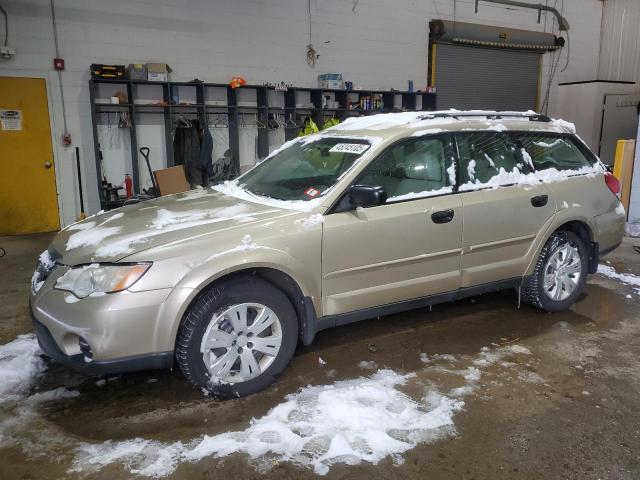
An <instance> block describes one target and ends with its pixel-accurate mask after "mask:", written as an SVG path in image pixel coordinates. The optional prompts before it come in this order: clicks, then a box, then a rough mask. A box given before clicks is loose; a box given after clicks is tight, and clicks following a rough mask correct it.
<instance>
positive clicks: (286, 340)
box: [176, 277, 297, 398]
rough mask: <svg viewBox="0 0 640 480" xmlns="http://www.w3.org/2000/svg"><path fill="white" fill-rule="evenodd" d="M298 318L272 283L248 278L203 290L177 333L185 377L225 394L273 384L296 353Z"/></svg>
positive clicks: (226, 396) (178, 350)
mask: <svg viewBox="0 0 640 480" xmlns="http://www.w3.org/2000/svg"><path fill="white" fill-rule="evenodd" d="M296 343H297V318H296V314H295V310H294V309H293V306H292V305H291V303H290V302H289V300H288V299H287V297H286V296H285V295H284V294H283V293H282V292H281V291H280V290H278V289H277V288H276V287H274V286H273V285H271V284H270V283H268V282H266V281H264V280H262V279H259V278H253V277H245V278H242V279H238V280H233V281H230V282H226V283H223V284H220V285H219V286H217V287H214V288H211V289H209V290H207V291H206V292H204V293H203V294H202V295H201V296H200V298H198V299H197V300H196V301H195V303H194V304H193V305H192V306H191V307H190V308H189V311H188V313H187V315H186V317H185V320H184V322H183V324H182V326H181V328H180V331H179V333H178V340H177V345H176V359H177V363H178V365H179V367H180V370H181V371H182V373H183V374H184V376H185V377H186V378H187V379H188V380H189V381H190V382H191V383H193V384H194V385H196V386H197V387H199V388H202V389H204V390H205V391H206V392H208V393H211V394H214V395H216V396H220V397H223V398H228V397H234V396H235V397H238V396H245V395H250V394H252V393H256V392H259V391H260V390H262V389H264V388H266V387H267V386H269V385H270V384H271V383H273V382H274V381H275V380H276V378H277V377H278V375H280V373H282V371H283V370H284V369H285V367H286V366H287V364H288V363H289V360H290V359H291V357H292V356H293V353H294V351H295V348H296Z"/></svg>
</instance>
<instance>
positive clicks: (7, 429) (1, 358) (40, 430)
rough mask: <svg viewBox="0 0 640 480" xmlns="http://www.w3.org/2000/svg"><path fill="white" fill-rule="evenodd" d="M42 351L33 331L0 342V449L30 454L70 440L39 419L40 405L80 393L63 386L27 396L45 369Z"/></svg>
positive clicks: (52, 447) (50, 449)
mask: <svg viewBox="0 0 640 480" xmlns="http://www.w3.org/2000/svg"><path fill="white" fill-rule="evenodd" d="M41 353H42V352H41V351H40V348H39V346H38V342H37V340H36V338H35V336H34V335H32V334H29V335H20V336H19V337H18V338H16V339H15V340H13V341H12V342H9V343H7V344H5V345H0V448H9V447H15V446H21V447H22V449H23V450H24V451H25V452H28V454H29V455H30V456H39V455H47V453H48V452H50V451H53V450H55V449H57V448H58V447H59V446H60V445H62V444H68V442H69V440H68V439H67V438H66V437H64V436H61V435H59V434H57V433H54V432H53V431H52V429H51V427H50V426H49V425H48V424H44V423H42V422H40V414H39V409H40V407H41V405H43V404H44V403H46V402H51V401H57V400H62V399H66V398H72V397H76V396H78V395H79V393H78V392H77V391H72V390H68V389H67V388H65V387H59V388H56V389H54V390H50V391H45V392H38V393H34V394H32V395H29V392H30V391H31V389H32V388H34V387H35V386H36V384H37V381H38V380H39V379H40V378H41V377H42V375H43V373H44V372H45V370H46V369H47V366H46V364H45V362H44V361H43V360H42V359H41V357H40V354H41Z"/></svg>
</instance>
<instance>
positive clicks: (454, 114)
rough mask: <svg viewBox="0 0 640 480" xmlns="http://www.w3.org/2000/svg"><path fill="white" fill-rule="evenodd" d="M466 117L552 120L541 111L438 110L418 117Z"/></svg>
mask: <svg viewBox="0 0 640 480" xmlns="http://www.w3.org/2000/svg"><path fill="white" fill-rule="evenodd" d="M461 117H462V118H464V117H486V118H487V119H488V120H501V119H503V118H527V119H529V121H531V122H550V121H551V119H550V118H549V117H547V116H546V115H542V114H540V113H510V112H495V113H482V112H437V113H428V114H426V115H421V116H420V117H418V118H419V119H420V120H432V119H434V118H455V119H456V120H458V119H460V118H461Z"/></svg>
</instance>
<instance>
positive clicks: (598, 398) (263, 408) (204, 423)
mask: <svg viewBox="0 0 640 480" xmlns="http://www.w3.org/2000/svg"><path fill="white" fill-rule="evenodd" d="M49 238H50V237H49V236H48V235H34V236H29V237H4V238H3V237H0V246H1V247H3V248H5V249H6V251H7V254H6V256H5V257H4V258H1V259H0V270H1V275H0V278H1V284H0V304H1V305H2V306H3V308H2V309H1V310H0V344H4V343H7V342H9V341H11V340H13V339H14V338H15V336H16V335H18V334H22V333H26V332H29V331H30V324H29V320H28V318H27V315H26V304H27V295H28V289H29V282H30V276H31V272H32V269H33V266H34V262H35V257H36V256H37V254H38V253H39V252H40V251H42V250H43V249H44V248H45V247H46V245H47V243H48V241H49ZM634 243H635V244H636V245H638V244H640V242H638V241H637V239H635V240H632V239H625V242H624V243H623V245H622V246H621V247H620V248H619V249H618V250H617V251H615V252H614V253H612V254H610V255H609V256H608V257H607V258H605V259H603V261H606V260H608V261H609V262H611V265H612V266H613V267H615V268H616V270H617V271H619V272H622V271H625V272H632V273H635V274H638V275H640V255H639V254H638V253H636V252H635V251H634V250H633V248H632V245H633V244H634ZM627 296H630V298H627ZM639 306H640V294H638V293H637V292H635V291H634V290H633V288H631V287H629V286H626V285H623V284H621V283H618V282H616V281H614V280H610V279H607V278H604V277H602V276H599V275H594V276H591V277H590V280H589V283H588V285H587V288H586V291H585V293H584V294H583V296H582V297H581V298H580V300H579V301H578V303H577V304H576V305H575V306H574V307H573V308H572V309H571V310H570V311H567V312H563V313H558V314H546V313H543V312H540V311H537V310H535V309H532V308H529V307H526V306H523V307H522V308H521V309H519V310H518V309H517V308H516V297H515V295H514V294H513V293H512V292H501V293H496V294H488V295H483V296H480V297H476V298H472V299H467V300H464V301H460V302H456V303H449V304H443V305H440V306H436V307H434V308H433V311H431V312H430V311H429V309H422V310H417V311H412V312H408V313H404V314H398V315H392V316H389V317H384V318H380V319H377V320H371V321H366V322H361V323H358V324H354V325H351V326H347V327H343V328H339V329H335V330H333V331H325V332H321V333H320V334H319V336H318V337H317V340H316V342H315V344H314V345H312V346H311V347H307V348H301V349H299V351H298V353H297V354H296V356H295V357H294V359H293V360H292V362H291V365H290V366H289V368H288V370H287V371H286V372H285V373H284V375H283V376H282V378H281V379H280V381H279V382H278V383H277V385H276V386H274V387H272V388H270V389H268V390H267V391H265V392H263V393H260V394H258V395H254V396H252V397H249V398H244V399H239V400H232V401H227V402H218V401H214V400H210V399H205V398H203V397H202V396H201V395H200V393H199V392H198V391H195V390H193V389H192V388H191V387H189V386H188V385H187V383H186V382H185V381H184V380H183V379H182V378H181V377H180V375H179V374H178V373H175V372H174V373H172V372H150V373H136V374H130V375H121V376H117V377H112V378H108V379H107V381H106V383H105V384H104V385H98V384H96V379H95V378H85V377H82V376H79V375H77V374H75V373H72V372H69V371H67V370H66V369H64V368H61V367H59V366H56V365H51V366H50V367H49V369H48V370H47V371H46V372H45V374H44V375H43V376H42V378H40V379H39V380H38V383H37V385H36V387H35V390H38V391H45V390H51V389H53V388H56V387H59V386H61V385H66V386H72V387H73V388H74V389H76V390H78V391H79V392H80V395H79V396H77V397H75V398H71V399H60V400H56V401H53V402H48V403H47V404H44V405H42V406H40V407H38V409H37V411H36V413H32V414H30V415H31V416H30V417H28V418H26V417H25V416H24V415H23V416H22V417H19V416H18V414H19V413H20V409H19V407H18V408H16V409H12V410H7V409H5V410H3V409H2V408H0V426H1V425H2V423H3V422H10V421H12V418H14V417H15V418H21V419H22V420H19V421H25V422H26V425H29V427H28V428H25V431H24V432H23V436H24V438H23V439H22V441H21V444H22V446H14V447H10V448H4V449H2V448H0V458H1V459H2V460H1V461H0V478H2V479H14V478H16V479H17V478H21V479H27V478H29V479H30V478H69V477H70V478H75V477H76V476H77V475H76V474H73V473H68V469H69V467H70V465H71V462H72V460H73V456H74V449H75V448H77V445H78V443H79V442H104V441H107V440H126V439H133V438H136V437H143V438H148V439H155V440H159V441H162V442H175V441H178V440H181V441H185V442H188V441H190V440H192V439H194V438H197V437H199V436H202V435H203V434H208V435H213V434H216V433H219V432H223V431H227V430H243V429H244V428H246V427H247V425H248V424H249V422H250V420H251V418H253V417H260V416H262V415H264V414H265V413H266V412H267V411H268V410H269V409H270V408H271V407H273V406H274V405H276V404H278V403H280V402H282V400H283V397H284V396H285V395H286V394H289V393H293V392H296V391H297V390H298V389H299V388H300V387H303V386H305V385H308V384H320V385H321V384H327V383H331V382H333V381H335V380H340V379H349V378H357V377H359V376H362V375H369V374H370V373H371V372H367V371H366V370H363V369H362V368H361V367H359V366H358V362H360V361H361V360H370V361H374V362H375V363H376V364H377V365H378V366H380V367H382V366H385V367H387V368H391V369H393V370H395V371H399V372H416V379H415V381H413V382H412V383H411V384H410V385H408V386H407V388H406V391H407V393H408V394H411V393H412V391H416V392H417V391H419V390H420V389H421V388H424V386H425V385H430V384H437V385H438V387H439V388H440V389H441V390H442V389H446V388H448V387H449V386H455V382H454V381H453V380H451V379H450V378H449V377H447V376H445V375H441V374H438V372H437V371H435V370H434V369H429V368H427V366H426V365H425V364H424V363H423V362H421V361H420V357H419V354H420V353H421V352H428V353H429V355H433V354H438V353H439V354H453V355H455V358H456V362H458V363H457V365H456V367H457V368H465V367H467V366H469V365H472V362H473V360H474V359H477V358H478V354H479V352H480V351H481V348H482V347H485V346H492V345H493V346H494V347H496V346H499V345H512V344H518V345H521V346H523V347H526V348H528V349H529V350H530V351H531V355H527V356H525V357H522V356H520V357H517V358H514V359H510V361H511V362H512V363H510V364H494V365H490V366H488V367H486V368H484V369H483V370H482V378H481V381H480V384H479V388H478V389H477V390H476V391H475V392H474V393H473V394H471V395H469V396H467V397H465V398H464V401H465V406H464V410H463V411H461V412H459V413H458V414H456V416H455V418H454V424H455V431H456V434H455V435H453V436H449V437H445V438H442V439H437V440H435V441H434V442H431V443H427V444H421V445H418V446H417V447H416V448H414V449H413V450H410V451H408V452H406V453H405V454H403V458H404V462H403V463H402V462H398V461H397V459H396V461H395V462H393V461H392V460H391V459H385V460H383V461H382V462H380V463H379V464H378V465H375V466H372V465H370V464H360V465H355V466H347V465H334V466H332V467H331V470H330V471H329V473H328V475H327V478H331V479H333V478H350V479H360V478H361V479H368V478H371V477H374V476H375V477H376V478H400V477H404V478H411V479H413V478H416V479H417V478H420V479H422V478H433V479H440V478H452V479H453V478H455V479H468V480H470V479H478V480H479V479H489V478H491V479H513V478H518V479H540V478H566V479H638V478H640V310H639ZM319 356H321V357H322V359H324V361H326V365H320V364H319V362H318V357H319ZM331 374H334V375H331ZM329 377H331V378H329ZM98 383H99V384H100V383H103V382H98ZM442 391H446V390H442ZM0 439H1V435H0ZM79 476H81V477H83V478H105V479H107V478H108V479H115V478H131V477H132V475H131V473H130V472H129V470H127V469H125V468H123V467H122V466H121V465H119V464H117V463H114V464H113V465H109V466H107V467H105V468H104V469H102V470H100V471H98V472H96V473H93V474H88V475H87V474H82V475H79ZM258 477H260V478H279V479H280V478H312V477H315V475H314V473H313V471H312V470H310V469H301V468H299V467H296V466H294V465H292V464H290V463H286V462H276V461H272V462H269V461H267V462H266V463H265V462H264V461H263V462H256V461H255V460H248V459H247V458H246V457H245V456H243V455H239V454H235V455H231V456H228V457H225V458H222V459H220V458H206V459H204V460H201V461H199V462H195V463H183V464H179V465H178V466H177V469H176V470H175V472H174V473H173V474H172V478H189V479H191V478H202V479H205V478H207V479H218V478H220V479H222V478H258Z"/></svg>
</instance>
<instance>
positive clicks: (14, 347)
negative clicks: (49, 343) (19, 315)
mask: <svg viewBox="0 0 640 480" xmlns="http://www.w3.org/2000/svg"><path fill="white" fill-rule="evenodd" d="M40 353H41V351H40V347H39V346H38V342H37V340H36V338H35V336H34V335H32V334H30V335H20V336H19V337H18V338H16V339H15V340H14V341H12V342H9V343H7V344H5V345H0V405H3V404H5V403H7V402H10V401H16V400H18V399H20V398H22V397H23V396H24V395H26V393H28V392H29V389H30V388H31V387H32V386H33V384H34V382H35V380H36V379H37V378H38V376H40V374H41V373H42V372H43V371H44V370H45V369H46V365H45V363H44V361H42V359H41V358H40Z"/></svg>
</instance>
